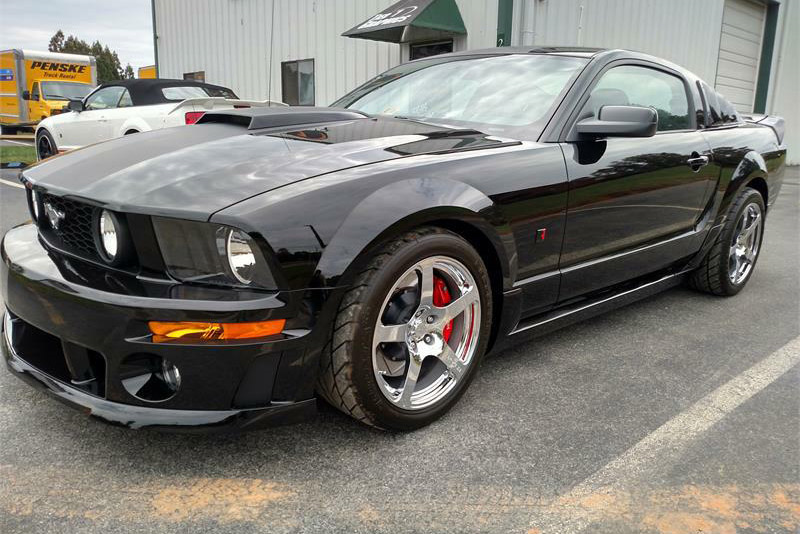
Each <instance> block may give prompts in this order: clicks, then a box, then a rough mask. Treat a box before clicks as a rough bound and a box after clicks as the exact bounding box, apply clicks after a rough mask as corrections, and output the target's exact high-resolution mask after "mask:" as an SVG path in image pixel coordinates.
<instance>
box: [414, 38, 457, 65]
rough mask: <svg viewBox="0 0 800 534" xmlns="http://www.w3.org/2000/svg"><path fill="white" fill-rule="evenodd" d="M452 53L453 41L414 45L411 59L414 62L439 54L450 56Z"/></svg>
mask: <svg viewBox="0 0 800 534" xmlns="http://www.w3.org/2000/svg"><path fill="white" fill-rule="evenodd" d="M452 51H453V41H441V42H438V43H420V44H412V45H411V53H410V54H409V58H410V59H411V60H412V61H413V60H415V59H422V58H424V57H430V56H436V55H438V54H448V53H450V52H452Z"/></svg>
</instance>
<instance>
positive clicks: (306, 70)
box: [281, 59, 314, 106]
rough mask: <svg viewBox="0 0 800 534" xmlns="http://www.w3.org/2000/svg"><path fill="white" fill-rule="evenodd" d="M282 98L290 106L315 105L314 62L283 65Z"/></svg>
mask: <svg viewBox="0 0 800 534" xmlns="http://www.w3.org/2000/svg"><path fill="white" fill-rule="evenodd" d="M281 89H282V92H281V98H282V100H283V102H284V103H286V104H289V105H290V106H313V105H314V60H313V59H302V60H299V61H284V62H283V63H281Z"/></svg>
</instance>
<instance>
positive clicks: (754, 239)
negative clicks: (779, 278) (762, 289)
mask: <svg viewBox="0 0 800 534" xmlns="http://www.w3.org/2000/svg"><path fill="white" fill-rule="evenodd" d="M762 224H763V216H762V213H761V207H760V206H759V205H758V204H749V205H748V206H747V207H746V208H745V210H744V211H743V212H742V214H741V215H740V216H739V220H738V221H736V228H735V230H734V231H733V239H732V242H731V246H730V252H729V254H728V278H730V281H731V283H733V284H741V283H742V282H744V281H745V280H746V279H747V277H748V276H749V275H750V272H751V271H752V270H753V265H754V264H755V261H756V257H758V249H759V247H760V246H761V225H762Z"/></svg>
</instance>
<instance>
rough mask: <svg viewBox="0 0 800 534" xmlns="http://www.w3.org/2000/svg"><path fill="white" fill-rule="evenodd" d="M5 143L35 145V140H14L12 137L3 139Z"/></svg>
mask: <svg viewBox="0 0 800 534" xmlns="http://www.w3.org/2000/svg"><path fill="white" fill-rule="evenodd" d="M2 142H3V143H13V144H15V145H22V146H31V147H32V146H33V141H30V142H25V141H13V140H11V139H3V140H2Z"/></svg>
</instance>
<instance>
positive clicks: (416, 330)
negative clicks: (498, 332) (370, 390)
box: [372, 256, 481, 410]
mask: <svg viewBox="0 0 800 534" xmlns="http://www.w3.org/2000/svg"><path fill="white" fill-rule="evenodd" d="M480 319H481V298H480V294H479V292H478V289H477V287H476V285H475V279H474V278H473V276H472V274H471V273H470V272H469V269H467V268H466V267H465V266H464V265H463V264H462V263H461V262H459V261H458V260H456V259H454V258H449V257H446V256H434V257H431V258H426V259H424V260H422V261H420V262H417V263H416V264H415V265H414V266H412V267H411V268H409V269H408V270H407V271H406V272H405V273H403V274H402V275H401V276H400V277H399V279H398V280H397V282H396V283H395V284H394V285H393V286H392V288H391V290H390V291H389V294H388V295H387V296H386V299H385V300H384V303H383V309H382V311H381V314H380V316H379V317H378V320H377V322H376V325H375V333H374V335H373V347H372V363H373V370H374V372H375V379H376V380H377V381H378V384H379V385H380V388H381V392H382V393H383V394H384V395H385V396H386V398H387V399H389V400H390V401H391V402H393V403H395V404H396V405H397V406H399V407H400V408H402V409H404V410H419V409H422V408H425V407H427V406H430V405H431V404H434V403H436V402H437V401H439V400H440V399H442V398H443V397H444V396H446V395H447V394H448V393H449V392H450V391H451V390H452V389H453V387H454V386H455V385H456V384H457V383H458V381H459V380H461V378H462V377H463V376H464V374H465V372H466V370H467V368H468V367H469V365H470V364H471V363H472V359H473V356H474V353H475V348H476V347H477V344H476V341H477V329H476V325H478V324H480Z"/></svg>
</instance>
